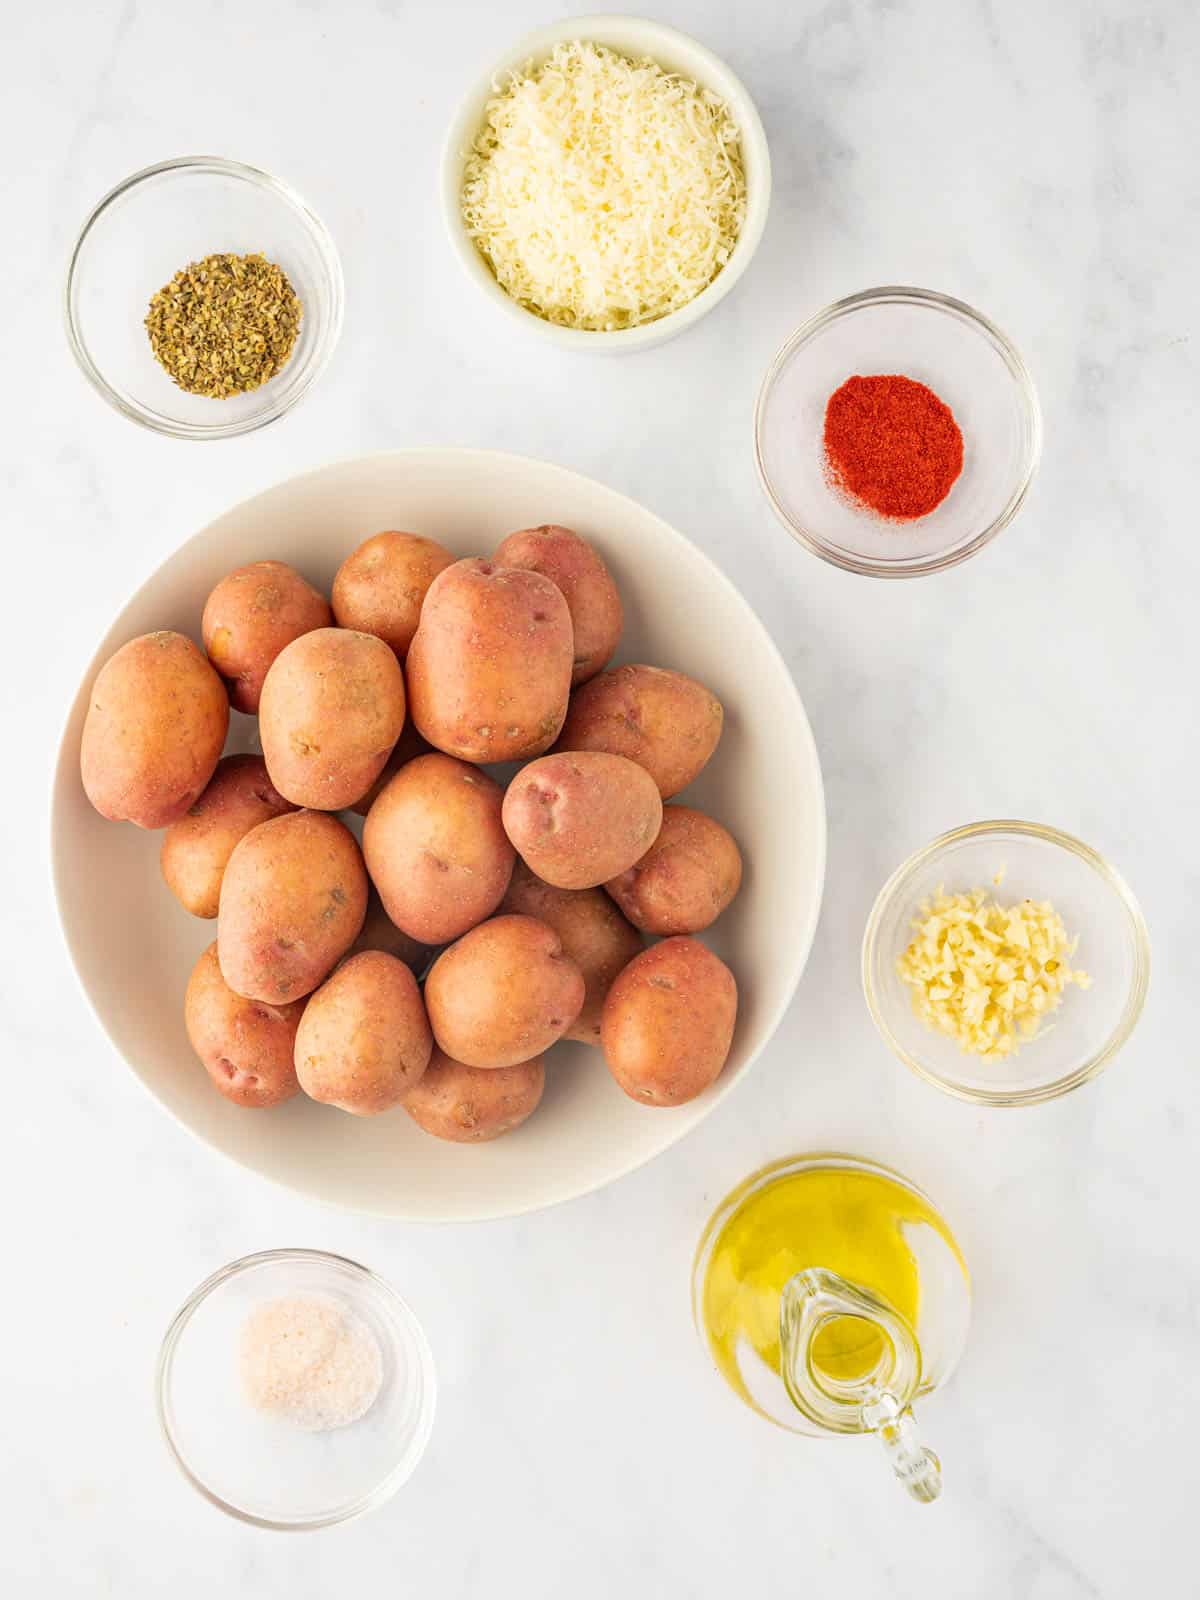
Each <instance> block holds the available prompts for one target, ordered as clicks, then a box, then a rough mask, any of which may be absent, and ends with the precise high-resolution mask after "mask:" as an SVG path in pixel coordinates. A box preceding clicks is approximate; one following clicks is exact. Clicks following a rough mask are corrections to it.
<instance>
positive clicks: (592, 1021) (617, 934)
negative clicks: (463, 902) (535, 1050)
mask: <svg viewBox="0 0 1200 1600" xmlns="http://www.w3.org/2000/svg"><path fill="white" fill-rule="evenodd" d="M500 909H501V911H511V912H515V913H517V914H518V915H520V916H526V917H536V918H537V920H538V921H539V922H544V923H545V924H546V926H547V927H548V928H553V929H554V931H555V933H556V934H557V935H558V937H559V938H560V939H561V940H562V944H563V949H564V950H565V951H566V952H567V954H568V955H569V956H570V958H571V960H572V961H573V962H574V963H575V965H576V966H577V967H578V968H579V970H580V972H581V973H582V975H583V983H584V998H583V1009H582V1010H581V1011H580V1013H579V1015H578V1016H577V1017H576V1018H575V1021H574V1022H573V1023H572V1024H571V1026H570V1027H569V1028H568V1029H567V1031H566V1034H565V1036H564V1037H566V1038H568V1039H578V1040H580V1041H581V1042H582V1043H583V1044H593V1045H598V1044H599V1043H600V1014H601V1012H602V1011H603V1010H604V1001H605V997H606V996H607V994H608V991H609V988H610V987H611V985H612V982H613V979H614V978H615V977H616V976H617V973H618V972H620V971H621V970H622V969H623V968H624V967H627V966H628V965H629V963H630V962H631V961H632V960H633V958H634V956H636V955H638V954H639V953H640V952H641V950H642V949H643V941H642V936H641V934H640V933H639V932H638V931H637V929H636V928H634V927H631V926H630V924H629V923H628V922H626V920H625V918H624V917H623V916H622V915H621V913H620V911H618V909H617V907H616V906H615V905H614V904H613V902H612V901H611V900H610V899H609V897H608V896H607V895H606V894H605V893H604V891H603V889H556V888H555V887H554V886H553V885H552V884H549V883H543V882H542V880H541V879H540V878H538V877H536V876H535V875H534V873H532V872H531V871H530V870H529V868H528V867H527V866H526V865H525V863H524V862H523V861H518V862H517V864H516V866H515V867H514V868H513V875H512V881H511V883H510V884H509V886H508V890H507V892H506V894H505V896H504V899H503V900H502V901H501V902H500Z"/></svg>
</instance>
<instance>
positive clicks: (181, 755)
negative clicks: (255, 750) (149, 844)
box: [79, 630, 229, 828]
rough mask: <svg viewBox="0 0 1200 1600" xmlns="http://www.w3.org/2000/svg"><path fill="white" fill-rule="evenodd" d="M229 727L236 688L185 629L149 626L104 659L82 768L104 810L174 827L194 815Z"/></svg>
mask: <svg viewBox="0 0 1200 1600" xmlns="http://www.w3.org/2000/svg"><path fill="white" fill-rule="evenodd" d="M228 731H229V696H228V695H227V694H226V693H225V685H224V684H223V683H222V682H221V680H220V678H218V676H217V674H216V673H215V672H214V671H213V669H212V667H211V666H210V665H209V663H208V662H207V661H206V660H205V659H204V654H203V652H202V651H201V650H200V649H199V648H198V646H196V645H195V644H193V643H192V641H191V640H190V639H187V638H185V637H184V635H183V634H182V633H172V632H170V631H169V630H163V631H162V632H159V633H144V634H142V635H141V637H140V638H137V639H130V641H129V643H128V644H123V645H122V646H121V648H120V649H119V650H118V651H117V652H116V654H115V655H112V656H110V657H109V658H108V660H107V661H106V662H105V663H104V665H103V666H102V667H101V668H100V671H99V673H98V674H97V676H96V682H95V683H94V684H93V686H92V697H91V701H90V703H89V705H88V712H87V717H86V719H85V721H84V724H83V739H82V742H81V744H80V751H79V771H80V776H81V777H82V779H83V787H84V791H85V793H86V794H87V797H88V799H89V800H90V801H91V802H92V804H93V805H94V806H95V808H96V810H97V811H98V812H99V813H100V815H101V816H102V817H108V818H109V820H110V821H112V822H121V821H129V822H134V823H136V824H137V826H138V827H139V828H166V827H168V826H169V825H170V824H171V823H172V822H176V821H178V819H179V818H180V817H182V816H186V815H187V812H188V810H189V809H190V808H191V806H193V805H194V804H195V802H196V800H197V799H198V798H199V796H200V795H201V794H202V793H203V791H204V789H205V786H206V785H207V783H208V780H209V779H210V778H211V777H212V775H213V772H214V770H215V768H216V765H217V760H218V758H219V756H220V754H221V750H222V747H223V746H224V744H225V735H226V734H227V733H228Z"/></svg>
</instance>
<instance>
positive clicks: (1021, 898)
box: [862, 821, 1150, 1106]
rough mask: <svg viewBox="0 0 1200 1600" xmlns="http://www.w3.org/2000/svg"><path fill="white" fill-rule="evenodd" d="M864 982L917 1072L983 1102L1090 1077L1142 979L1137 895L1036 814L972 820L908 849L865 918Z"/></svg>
mask: <svg viewBox="0 0 1200 1600" xmlns="http://www.w3.org/2000/svg"><path fill="white" fill-rule="evenodd" d="M862 978H863V991H864V993H865V995H866V999H867V1005H868V1007H869V1008H870V1012H871V1015H872V1017H873V1018H874V1019H875V1024H876V1026H877V1027H878V1029H879V1031H880V1033H881V1034H882V1035H883V1038H884V1040H885V1041H886V1042H887V1044H888V1045H890V1047H891V1048H892V1050H894V1051H895V1053H896V1054H897V1055H898V1056H899V1057H900V1059H901V1060H902V1061H903V1062H905V1063H906V1065H908V1066H909V1067H911V1068H912V1070H913V1071H914V1072H915V1073H917V1074H918V1076H919V1077H922V1078H925V1079H926V1080H927V1081H928V1082H930V1083H934V1084H936V1085H937V1086H938V1088H940V1089H945V1090H946V1091H947V1093H949V1094H953V1095H957V1096H958V1098H959V1099H962V1100H971V1101H974V1102H975V1103H976V1104H979V1105H992V1106H1018V1105H1037V1104H1040V1103H1041V1102H1042V1101H1044V1100H1053V1099H1055V1098H1056V1097H1057V1096H1058V1095H1061V1094H1065V1093H1066V1092H1067V1090H1069V1089H1075V1088H1078V1086H1079V1085H1080V1084H1081V1083H1086V1082H1087V1081H1088V1080H1089V1079H1090V1078H1094V1077H1095V1076H1096V1074H1097V1073H1099V1072H1100V1071H1101V1070H1102V1069H1103V1068H1104V1067H1105V1066H1107V1065H1108V1063H1109V1062H1110V1061H1111V1060H1112V1058H1113V1056H1114V1055H1116V1053H1117V1051H1118V1050H1119V1049H1120V1048H1121V1046H1122V1045H1123V1044H1124V1043H1125V1042H1126V1040H1127V1039H1128V1038H1129V1035H1130V1034H1131V1033H1132V1032H1133V1029H1134V1026H1135V1024H1136V1023H1137V1019H1138V1017H1139V1016H1140V1014H1141V1010H1142V1006H1143V1003H1144V1001H1145V998H1146V990H1147V987H1148V985H1149V980H1150V943H1149V939H1148V936H1147V932H1146V924H1145V921H1144V919H1143V917H1142V913H1141V910H1140V909H1139V907H1138V904H1137V901H1136V900H1135V899H1134V897H1133V895H1132V894H1131V893H1130V890H1129V888H1128V886H1127V885H1126V884H1125V882H1124V880H1123V879H1122V878H1121V876H1120V875H1119V874H1118V873H1117V872H1116V871H1115V870H1114V869H1113V868H1112V867H1111V866H1110V865H1109V864H1108V862H1106V861H1105V860H1104V859H1103V857H1102V856H1100V855H1098V854H1097V852H1096V851H1095V850H1093V849H1091V848H1090V846H1088V845H1086V844H1084V843H1083V842H1082V841H1081V840H1079V839H1076V838H1073V837H1072V836H1071V835H1070V834H1067V833H1062V832H1060V831H1059V830H1058V829H1056V828H1051V827H1046V826H1044V825H1043V824H1041V823H1036V822H1015V821H998V822H976V823H972V824H971V825H970V826H968V827H964V828H956V829H954V830H953V832H951V833H946V834H943V835H942V836H941V837H940V838H938V839H935V840H934V841H933V842H932V844H928V845H926V846H925V848H924V849H922V850H918V851H917V853H916V854H915V855H913V856H911V857H910V858H909V859H908V860H907V861H905V862H904V863H903V865H902V866H900V867H899V868H897V870H896V871H895V872H894V873H893V874H892V876H891V877H890V878H889V879H888V881H887V883H885V884H884V886H883V888H882V889H881V890H880V892H879V896H878V898H877V899H876V901H875V905H874V908H873V909H872V911H871V915H870V917H869V919H868V921H867V930H866V934H865V936H864V939H863V951H862Z"/></svg>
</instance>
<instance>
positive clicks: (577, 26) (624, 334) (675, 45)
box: [439, 12, 771, 355]
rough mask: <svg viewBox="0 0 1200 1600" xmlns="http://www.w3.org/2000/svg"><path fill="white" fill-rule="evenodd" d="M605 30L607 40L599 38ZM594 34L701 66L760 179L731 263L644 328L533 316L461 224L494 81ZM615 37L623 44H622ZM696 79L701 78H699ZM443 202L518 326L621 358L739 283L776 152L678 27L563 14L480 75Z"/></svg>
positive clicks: (452, 236)
mask: <svg viewBox="0 0 1200 1600" xmlns="http://www.w3.org/2000/svg"><path fill="white" fill-rule="evenodd" d="M599 33H604V34H607V35H610V36H611V39H609V38H595V35H597V34H599ZM589 36H591V37H592V38H593V41H594V42H596V43H599V44H606V45H608V47H609V48H610V49H613V50H617V51H618V53H621V54H629V53H631V52H634V51H637V52H639V53H644V54H649V55H651V56H653V55H654V51H655V46H656V44H657V46H658V48H659V49H663V50H665V51H667V52H668V53H670V52H671V51H672V50H675V51H678V52H679V53H680V54H683V55H688V56H692V57H694V58H695V59H696V60H697V61H699V62H700V63H701V64H702V66H703V68H704V87H706V88H711V89H713V90H715V91H716V92H717V93H718V94H720V95H721V97H722V98H723V99H724V100H725V101H726V103H727V104H728V105H729V108H730V110H731V112H732V113H733V115H734V120H735V121H736V122H737V125H738V131H739V133H740V134H741V138H742V143H743V145H744V146H745V147H746V149H747V150H748V151H752V153H753V154H752V161H753V164H754V166H755V167H756V168H757V169H758V175H757V178H756V181H755V182H754V183H751V182H750V181H749V180H747V184H746V216H745V220H744V221H743V223H742V228H741V232H740V233H739V234H738V236H737V239H736V240H735V242H734V247H733V250H732V252H731V253H730V257H729V260H728V262H727V263H726V265H725V266H724V267H722V269H721V271H720V272H719V273H718V274H717V276H716V277H715V278H713V279H712V281H711V282H710V283H709V284H707V285H706V286H705V287H704V288H703V289H701V291H700V293H699V294H698V295H696V297H695V299H693V300H689V301H688V303H687V304H686V305H684V306H680V308H679V309H678V310H677V311H672V312H670V313H669V314H668V315H667V316H665V317H659V318H658V320H657V321H655V322H646V323H641V324H639V325H638V326H637V327H636V328H616V329H612V330H610V331H605V330H601V329H596V330H590V329H586V328H564V327H561V326H560V325H559V324H558V323H555V322H548V321H547V320H546V319H545V318H544V317H539V316H538V315H537V313H536V312H533V311H529V310H527V309H526V308H525V307H524V306H522V305H520V304H519V303H518V302H517V301H516V300H514V299H513V298H512V296H511V295H510V294H508V293H507V292H506V291H505V290H504V289H502V288H501V287H500V285H499V284H498V283H497V282H496V279H495V277H494V276H493V274H492V273H491V272H490V271H489V270H488V267H487V264H486V263H485V262H484V260H483V257H482V256H481V255H480V253H479V251H478V250H477V249H476V247H475V245H474V243H473V242H472V240H471V239H470V238H469V236H468V235H467V232H466V229H465V228H464V226H463V223H462V208H461V204H460V196H461V192H462V166H463V159H464V157H463V149H464V146H465V145H466V144H467V142H468V140H469V138H470V137H473V134H474V131H475V130H476V129H477V128H478V126H479V122H480V116H479V113H478V111H477V110H475V109H474V108H475V107H476V106H477V104H478V102H479V100H480V99H485V98H486V97H487V95H488V94H489V92H490V91H491V90H492V88H493V86H494V84H495V83H496V81H497V79H498V78H500V77H501V76H502V74H504V73H506V72H511V71H512V70H514V69H515V68H516V67H518V66H520V65H522V64H523V63H524V62H525V61H527V60H529V59H530V58H532V57H535V56H538V55H544V54H546V53H548V51H549V50H550V49H552V48H553V46H554V45H556V44H561V43H567V42H569V41H571V40H575V39H587V38H588V37H589ZM617 38H622V39H623V40H624V43H623V44H617V43H616V42H613V41H615V40H616V39H617ZM697 81H699V77H698V76H697ZM440 174H441V176H440V186H439V187H440V198H441V208H442V220H443V222H444V224H445V230H446V234H447V237H448V238H449V241H450V247H451V250H452V251H453V253H454V255H455V256H456V257H457V259H458V261H459V264H460V265H461V266H462V268H463V270H464V271H465V272H466V274H467V276H468V277H469V278H470V279H471V281H472V282H473V283H474V284H476V285H477V287H478V288H479V289H480V290H481V291H482V292H483V293H484V295H486V297H487V298H488V300H490V301H491V303H492V304H493V305H494V306H497V307H499V308H500V309H501V310H503V311H504V312H505V314H506V315H507V316H508V317H509V318H510V319H512V320H513V321H515V322H517V323H519V324H520V325H521V326H523V327H525V328H528V329H531V330H532V331H534V332H536V333H538V334H540V335H541V336H542V337H543V338H545V339H548V340H550V341H551V342H552V343H554V344H557V345H558V346H560V348H564V349H569V350H589V351H591V352H592V353H593V354H600V353H603V354H609V355H613V354H618V353H624V352H629V351H633V350H644V349H647V348H648V347H649V346H651V345H655V344H662V343H665V341H666V340H667V339H671V338H674V336H675V335H676V334H678V333H682V332H683V331H684V329H685V328H688V327H690V326H691V325H692V324H693V323H694V322H698V321H699V319H700V318H701V317H703V316H706V315H707V314H708V312H710V311H712V310H713V309H714V308H715V307H716V306H717V305H719V303H720V302H721V301H722V300H723V299H724V298H725V296H726V295H727V294H729V293H730V291H731V290H732V289H733V288H734V287H735V286H736V284H737V282H738V280H739V279H740V278H741V276H742V274H743V273H744V272H745V271H746V269H747V267H748V266H749V265H750V262H751V261H752V260H753V258H754V254H755V252H756V251H757V249H758V246H759V243H760V241H761V239H762V235H763V230H764V229H765V227H766V224H767V214H768V212H769V210H770V205H771V153H770V146H769V145H768V143H767V135H766V132H765V130H764V128H763V124H762V118H761V117H760V116H759V113H758V108H757V106H756V105H755V103H754V101H753V99H752V98H751V96H750V92H749V90H748V89H747V88H746V86H745V84H744V83H743V82H742V81H741V79H740V78H739V77H738V76H737V74H736V73H735V72H734V71H733V69H732V68H731V67H729V66H728V65H727V64H726V63H725V62H724V61H722V59H721V58H720V56H718V55H716V54H715V52H713V51H712V50H710V49H709V48H708V46H707V45H704V44H701V43H700V41H699V40H698V39H694V38H693V37H692V36H691V34H688V33H685V32H683V31H682V29H679V28H673V27H671V26H669V24H667V23H664V22H657V21H654V20H653V19H652V18H649V17H638V16H624V15H622V14H620V13H617V12H595V13H593V14H591V15H585V16H579V17H566V18H564V19H563V20H562V21H561V22H553V23H550V24H548V25H547V26H545V27H541V28H535V29H534V30H533V31H531V32H529V33H526V34H524V35H523V36H522V37H521V38H520V39H518V40H517V41H516V43H514V44H512V45H510V46H509V47H508V49H507V50H505V51H503V52H502V53H501V54H500V55H498V56H497V57H495V59H494V60H493V61H492V63H491V64H490V65H489V66H488V67H487V68H486V69H485V70H483V71H482V72H480V73H479V74H478V75H477V76H476V78H475V79H474V81H473V82H472V84H471V86H470V87H469V88H468V89H467V91H466V92H465V93H464V94H463V95H462V97H461V98H460V100H459V102H458V106H457V108H456V110H455V112H454V115H453V117H452V118H451V120H450V124H449V127H448V129H447V132H446V136H445V139H444V140H443V143H442V156H441V167H440Z"/></svg>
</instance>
